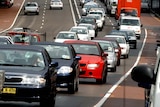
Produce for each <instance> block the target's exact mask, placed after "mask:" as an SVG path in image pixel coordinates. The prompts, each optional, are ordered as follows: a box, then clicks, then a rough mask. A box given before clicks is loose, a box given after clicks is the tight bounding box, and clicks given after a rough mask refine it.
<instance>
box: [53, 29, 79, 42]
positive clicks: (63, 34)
mask: <svg viewBox="0 0 160 107" xmlns="http://www.w3.org/2000/svg"><path fill="white" fill-rule="evenodd" d="M66 40H79V38H78V35H77V33H76V32H71V31H60V32H59V33H58V34H57V36H56V37H55V38H54V41H55V42H60V43H63V42H64V41H66Z"/></svg>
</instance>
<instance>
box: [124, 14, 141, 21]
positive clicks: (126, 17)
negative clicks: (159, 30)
mask: <svg viewBox="0 0 160 107" xmlns="http://www.w3.org/2000/svg"><path fill="white" fill-rule="evenodd" d="M121 19H137V20H140V18H139V17H136V16H130V15H128V16H122V17H121Z"/></svg>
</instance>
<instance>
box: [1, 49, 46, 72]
mask: <svg viewBox="0 0 160 107" xmlns="http://www.w3.org/2000/svg"><path fill="white" fill-rule="evenodd" d="M2 54H4V55H2ZM1 55H2V56H3V58H2V57H0V66H21V67H40V68H42V69H43V68H44V67H45V62H44V57H43V55H42V53H41V52H37V51H32V50H6V49H4V50H3V49H1V51H0V56H1Z"/></svg>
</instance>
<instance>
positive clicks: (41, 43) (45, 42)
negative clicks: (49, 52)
mask: <svg viewBox="0 0 160 107" xmlns="http://www.w3.org/2000/svg"><path fill="white" fill-rule="evenodd" d="M32 45H57V46H67V47H70V46H71V45H70V44H65V43H59V42H49V41H42V42H35V43H33V44H32Z"/></svg>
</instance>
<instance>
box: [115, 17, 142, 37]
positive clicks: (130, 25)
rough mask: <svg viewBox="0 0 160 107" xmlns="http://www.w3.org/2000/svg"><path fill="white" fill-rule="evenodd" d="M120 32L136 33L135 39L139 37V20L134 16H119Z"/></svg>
mask: <svg viewBox="0 0 160 107" xmlns="http://www.w3.org/2000/svg"><path fill="white" fill-rule="evenodd" d="M118 25H119V29H120V30H133V31H134V32H135V33H136V37H137V39H140V37H141V27H142V26H143V25H142V24H141V20H140V18H139V17H135V16H121V17H120V18H119V21H118Z"/></svg>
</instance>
